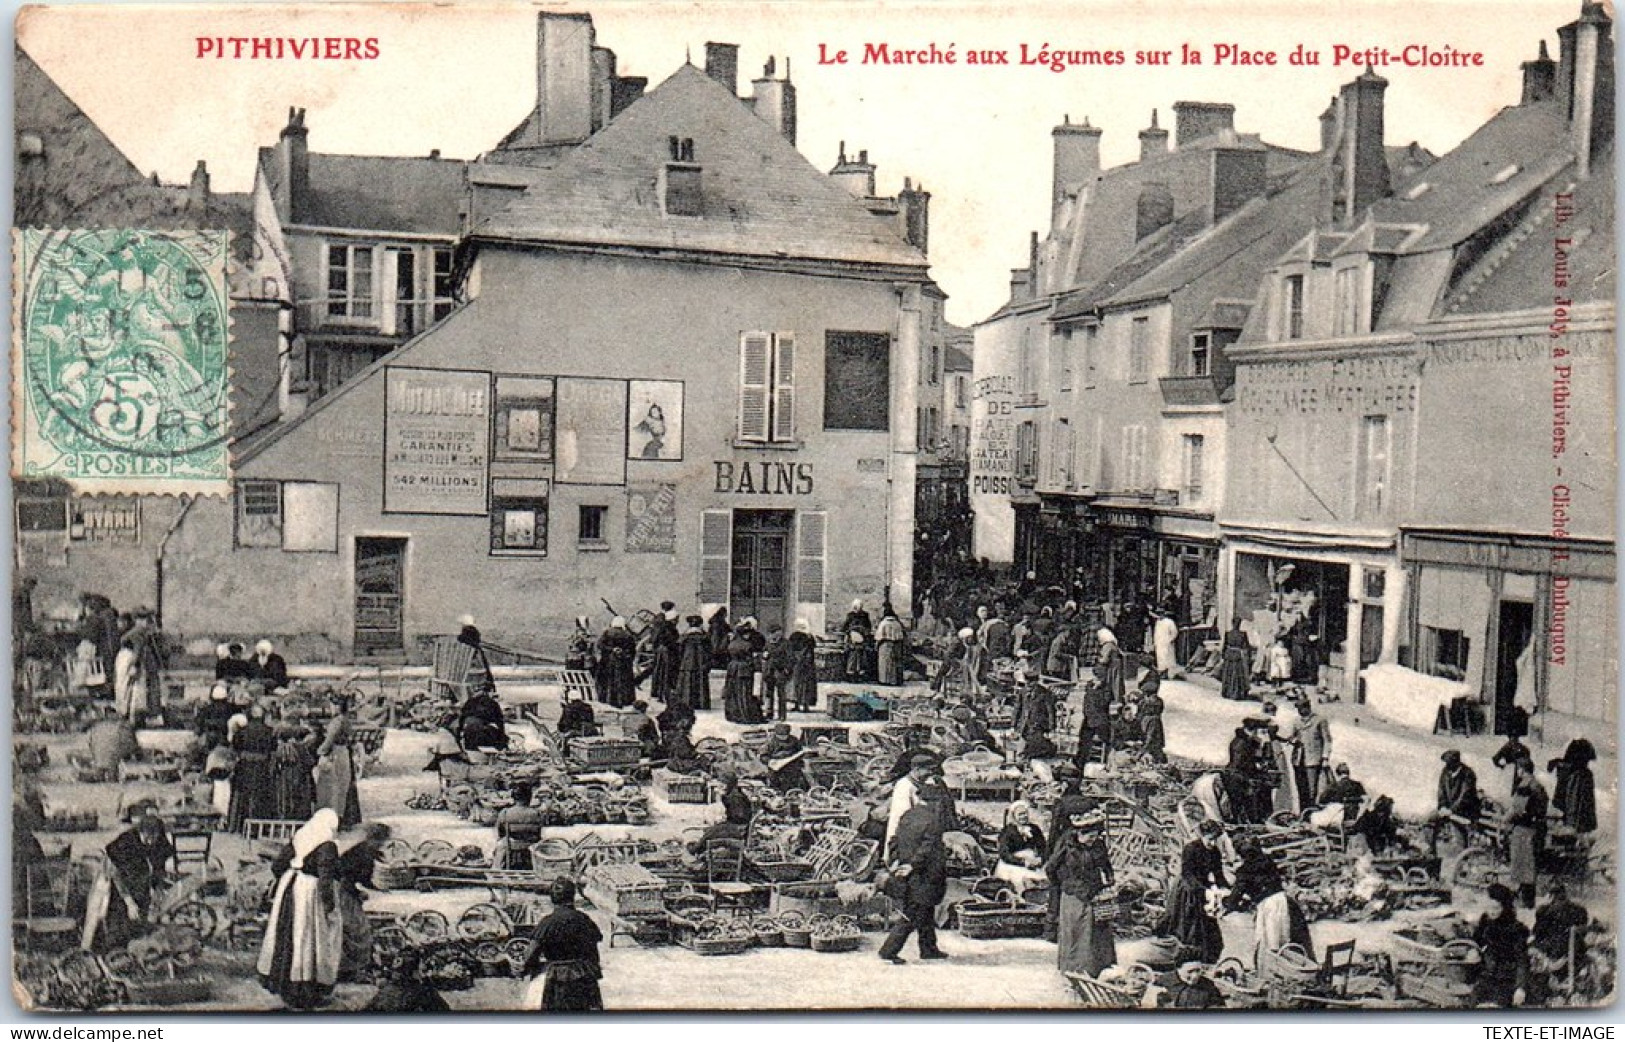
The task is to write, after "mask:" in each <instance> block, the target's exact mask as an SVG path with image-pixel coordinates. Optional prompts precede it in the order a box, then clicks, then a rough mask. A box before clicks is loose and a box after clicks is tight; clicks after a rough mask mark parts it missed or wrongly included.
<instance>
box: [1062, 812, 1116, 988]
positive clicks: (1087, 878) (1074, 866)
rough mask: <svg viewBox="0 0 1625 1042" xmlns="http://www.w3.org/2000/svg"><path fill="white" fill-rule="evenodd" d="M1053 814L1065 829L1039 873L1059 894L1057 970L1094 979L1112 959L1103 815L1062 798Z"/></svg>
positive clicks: (1111, 882)
mask: <svg viewBox="0 0 1625 1042" xmlns="http://www.w3.org/2000/svg"><path fill="white" fill-rule="evenodd" d="M1055 816H1056V819H1057V820H1058V821H1059V822H1061V824H1062V828H1063V829H1064V830H1065V831H1064V832H1063V833H1062V835H1061V839H1060V840H1059V841H1058V842H1057V843H1056V844H1055V850H1054V853H1052V854H1051V855H1050V857H1049V860H1048V861H1047V862H1045V864H1044V869H1045V871H1046V872H1047V873H1048V874H1049V878H1050V881H1051V883H1052V884H1053V885H1054V886H1057V887H1059V888H1060V891H1061V908H1060V914H1059V918H1058V920H1057V926H1058V933H1057V941H1058V942H1059V953H1058V957H1057V962H1058V964H1059V966H1060V968H1061V970H1062V972H1066V973H1081V974H1085V975H1087V976H1090V977H1094V976H1097V975H1099V973H1100V971H1101V970H1104V969H1105V968H1106V967H1108V966H1110V965H1112V964H1113V963H1115V962H1116V961H1117V943H1116V940H1115V938H1114V937H1113V934H1112V921H1113V920H1114V919H1115V918H1116V915H1115V911H1116V907H1115V905H1114V904H1112V901H1113V900H1114V894H1113V885H1114V883H1115V881H1116V877H1115V876H1114V874H1113V873H1112V863H1111V858H1110V857H1109V856H1108V855H1107V853H1106V816H1105V815H1104V814H1102V813H1101V812H1100V811H1099V810H1098V809H1096V808H1095V807H1094V806H1093V805H1092V804H1091V802H1090V801H1089V800H1087V799H1083V798H1081V797H1065V798H1063V799H1062V801H1061V803H1060V805H1058V806H1057V807H1056V814H1055Z"/></svg>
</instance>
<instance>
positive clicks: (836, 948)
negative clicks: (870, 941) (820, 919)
mask: <svg viewBox="0 0 1625 1042" xmlns="http://www.w3.org/2000/svg"><path fill="white" fill-rule="evenodd" d="M861 943H863V935H862V934H860V933H835V934H813V937H812V950H813V951H815V952H825V953H833V952H855V951H857V950H858V946H859V945H860V944H861Z"/></svg>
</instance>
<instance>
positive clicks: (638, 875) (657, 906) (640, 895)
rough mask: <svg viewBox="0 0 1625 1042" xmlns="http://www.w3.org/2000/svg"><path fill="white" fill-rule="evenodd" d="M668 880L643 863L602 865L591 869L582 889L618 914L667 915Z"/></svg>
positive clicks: (599, 905) (594, 903) (597, 905)
mask: <svg viewBox="0 0 1625 1042" xmlns="http://www.w3.org/2000/svg"><path fill="white" fill-rule="evenodd" d="M665 889H666V881H665V880H663V879H661V878H660V877H659V876H657V875H655V874H654V873H653V872H651V871H649V870H648V869H647V868H644V867H643V866H642V865H634V864H618V865H598V866H597V867H595V868H592V869H590V870H588V872H587V874H586V877H585V879H584V881H583V883H582V887H581V892H582V894H583V895H584V896H585V897H586V898H587V900H589V901H591V902H592V906H593V907H594V908H596V909H598V910H599V911H602V912H607V913H608V914H610V915H612V916H617V917H622V918H625V917H634V916H650V915H664V914H665V910H666V906H665V902H664V900H663V899H662V894H663V893H664V892H665Z"/></svg>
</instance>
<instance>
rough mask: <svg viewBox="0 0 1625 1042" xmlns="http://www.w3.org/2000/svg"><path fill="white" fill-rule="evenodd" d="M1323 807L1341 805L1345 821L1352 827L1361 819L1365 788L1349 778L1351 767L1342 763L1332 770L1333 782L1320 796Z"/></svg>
mask: <svg viewBox="0 0 1625 1042" xmlns="http://www.w3.org/2000/svg"><path fill="white" fill-rule="evenodd" d="M1320 802H1321V804H1322V805H1323V806H1326V807H1331V806H1334V805H1337V804H1341V805H1342V807H1343V821H1344V823H1346V824H1350V825H1352V824H1353V823H1354V821H1355V819H1357V818H1359V816H1360V810H1361V804H1363V803H1364V802H1365V786H1364V785H1361V784H1360V783H1359V782H1357V781H1355V780H1354V779H1353V778H1352V777H1350V776H1349V765H1348V764H1346V763H1340V764H1338V765H1337V766H1336V767H1334V768H1333V769H1332V780H1331V783H1330V784H1329V785H1327V786H1326V788H1325V791H1323V792H1322V793H1321V794H1320Z"/></svg>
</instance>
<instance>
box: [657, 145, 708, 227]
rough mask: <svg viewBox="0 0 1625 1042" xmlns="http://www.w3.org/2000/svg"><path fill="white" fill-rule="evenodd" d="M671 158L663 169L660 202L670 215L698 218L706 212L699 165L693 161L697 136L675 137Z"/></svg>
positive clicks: (661, 172) (661, 171) (661, 170)
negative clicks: (704, 210)
mask: <svg viewBox="0 0 1625 1042" xmlns="http://www.w3.org/2000/svg"><path fill="white" fill-rule="evenodd" d="M670 146H671V158H670V159H669V160H668V161H667V162H666V163H665V165H664V166H662V167H661V168H660V186H659V187H660V204H661V208H662V209H663V210H664V211H665V213H666V216H668V217H698V216H700V214H701V213H702V212H703V208H704V196H703V194H702V193H701V191H700V165H699V164H698V163H696V162H694V139H693V138H686V137H685V138H679V137H672V138H671V139H670Z"/></svg>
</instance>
